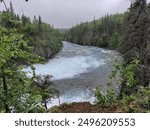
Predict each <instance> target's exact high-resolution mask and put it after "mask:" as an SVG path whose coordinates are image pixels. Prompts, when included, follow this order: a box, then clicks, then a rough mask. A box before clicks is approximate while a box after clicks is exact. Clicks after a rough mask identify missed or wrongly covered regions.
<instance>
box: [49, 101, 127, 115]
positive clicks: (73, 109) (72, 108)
mask: <svg viewBox="0 0 150 130" xmlns="http://www.w3.org/2000/svg"><path fill="white" fill-rule="evenodd" d="M48 112H49V113H120V112H124V111H123V110H122V109H121V105H120V104H117V103H116V105H114V106H111V107H107V108H106V107H105V108H103V107H100V106H98V105H92V104H90V103H89V102H79V103H71V104H62V105H60V106H54V107H52V108H51V109H49V110H48Z"/></svg>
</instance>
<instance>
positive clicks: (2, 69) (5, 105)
mask: <svg viewBox="0 0 150 130" xmlns="http://www.w3.org/2000/svg"><path fill="white" fill-rule="evenodd" d="M1 71H2V82H3V94H4V101H3V102H4V107H5V111H6V113H9V107H8V104H7V96H8V86H7V83H6V76H5V73H4V68H3V67H2V68H1Z"/></svg>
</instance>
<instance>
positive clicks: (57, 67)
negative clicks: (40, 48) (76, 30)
mask: <svg viewBox="0 0 150 130" xmlns="http://www.w3.org/2000/svg"><path fill="white" fill-rule="evenodd" d="M104 64H105V61H104V60H101V61H98V60H97V59H96V58H94V57H92V56H75V57H70V58H67V57H59V58H56V59H52V60H50V61H49V62H48V63H47V64H45V65H42V64H37V65H34V67H35V72H36V74H38V75H47V74H49V75H52V76H53V78H52V80H60V79H66V78H73V77H74V76H77V75H80V74H81V73H85V72H88V71H89V70H93V69H95V68H97V67H99V66H100V65H104ZM24 71H26V72H31V69H30V68H27V69H24ZM28 76H31V73H28Z"/></svg>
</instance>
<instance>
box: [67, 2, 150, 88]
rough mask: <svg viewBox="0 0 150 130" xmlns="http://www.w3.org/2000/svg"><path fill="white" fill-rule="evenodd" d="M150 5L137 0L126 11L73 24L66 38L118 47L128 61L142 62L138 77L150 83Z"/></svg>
mask: <svg viewBox="0 0 150 130" xmlns="http://www.w3.org/2000/svg"><path fill="white" fill-rule="evenodd" d="M149 21H150V4H147V3H146V0H136V1H135V2H133V3H132V4H131V7H130V8H129V11H127V12H126V13H124V14H116V15H110V16H109V15H106V16H105V17H102V18H100V19H99V20H94V21H92V22H86V23H81V24H79V25H76V26H75V27H72V28H71V29H70V30H69V31H68V32H67V33H66V34H65V40H67V41H70V42H75V43H77V44H81V45H91V46H99V47H105V48H112V49H118V50H119V51H120V52H121V53H122V54H123V57H124V59H125V62H126V64H129V63H130V62H132V60H133V59H138V60H139V61H140V66H139V67H138V69H137V70H136V77H137V80H138V82H139V83H140V84H142V85H144V86H147V85H148V84H149V82H150V52H149V50H150V22H149Z"/></svg>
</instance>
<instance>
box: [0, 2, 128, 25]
mask: <svg viewBox="0 0 150 130" xmlns="http://www.w3.org/2000/svg"><path fill="white" fill-rule="evenodd" d="M5 1H6V2H7V3H9V1H10V0H5ZM12 3H13V6H14V8H15V12H17V13H19V14H20V15H21V14H22V13H24V14H25V15H26V16H29V17H31V18H33V16H34V15H36V16H38V15H40V16H41V17H42V19H43V21H45V22H47V23H50V24H52V25H54V26H55V27H59V28H69V27H71V26H73V25H76V24H77V23H80V22H84V21H91V20H93V19H94V17H95V18H100V17H101V16H102V15H105V14H106V13H109V14H114V13H121V12H124V11H126V10H127V9H128V8H129V6H130V2H129V1H128V0H29V1H28V2H25V0H12ZM8 5H9V4H8ZM0 9H1V10H2V9H4V7H3V5H2V4H0Z"/></svg>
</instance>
